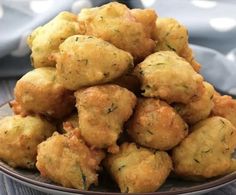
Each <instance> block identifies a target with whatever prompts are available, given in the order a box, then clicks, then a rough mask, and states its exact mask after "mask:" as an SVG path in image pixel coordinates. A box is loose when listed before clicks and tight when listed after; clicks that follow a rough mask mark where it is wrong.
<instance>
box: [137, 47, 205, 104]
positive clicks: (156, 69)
mask: <svg viewBox="0 0 236 195" xmlns="http://www.w3.org/2000/svg"><path fill="white" fill-rule="evenodd" d="M134 74H135V75H136V76H137V77H138V78H139V79H140V81H141V89H142V90H143V91H144V92H143V95H144V96H145V97H158V98H160V99H163V100H165V101H167V102H168V103H173V102H180V103H184V104H186V103H189V102H191V101H193V100H196V99H199V97H200V96H201V95H202V94H203V92H204V86H203V78H202V76H201V75H199V74H197V73H196V72H195V71H194V70H193V68H192V67H191V65H190V64H189V63H188V62H187V61H186V60H185V59H184V58H181V57H179V56H178V55H177V54H176V53H175V52H173V51H160V52H156V53H154V54H151V55H150V56H148V57H147V58H146V59H145V60H144V61H143V62H141V63H140V64H139V65H138V66H136V67H135V69H134Z"/></svg>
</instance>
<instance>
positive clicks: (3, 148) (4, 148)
mask: <svg viewBox="0 0 236 195" xmlns="http://www.w3.org/2000/svg"><path fill="white" fill-rule="evenodd" d="M55 130H56V127H55V126H54V125H52V124H50V123H49V122H48V121H46V120H44V119H42V118H40V117H33V116H27V117H22V116H20V115H15V116H8V117H5V118H2V119H1V120H0V159H1V160H3V161H5V162H7V163H8V164H9V165H10V166H12V167H20V168H27V169H32V168H35V163H36V154H37V145H38V144H40V143H41V142H42V141H44V140H45V139H46V138H48V137H49V136H51V135H52V133H53V132H54V131H55Z"/></svg>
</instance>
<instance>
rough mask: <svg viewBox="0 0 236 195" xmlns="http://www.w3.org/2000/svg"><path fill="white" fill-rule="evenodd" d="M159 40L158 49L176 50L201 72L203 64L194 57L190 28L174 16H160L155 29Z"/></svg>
mask: <svg viewBox="0 0 236 195" xmlns="http://www.w3.org/2000/svg"><path fill="white" fill-rule="evenodd" d="M154 39H155V40H157V44H156V49H155V50H156V51H175V52H176V53H177V54H178V55H179V56H181V57H183V58H185V59H186V60H187V61H188V62H189V63H190V64H191V65H192V67H193V69H194V70H195V71H197V72H199V70H200V68H201V65H200V64H199V63H198V62H197V61H196V60H195V59H194V57H193V52H192V49H191V48H190V47H189V44H188V30H187V29H186V27H185V26H183V25H182V24H181V23H180V22H178V21H177V20H175V19H174V18H158V19H157V20H156V28H155V31H154Z"/></svg>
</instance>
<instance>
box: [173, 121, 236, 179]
mask: <svg viewBox="0 0 236 195" xmlns="http://www.w3.org/2000/svg"><path fill="white" fill-rule="evenodd" d="M190 131H192V133H190V135H189V136H188V137H187V138H185V139H184V140H183V141H182V142H181V144H180V145H179V146H177V147H176V148H174V150H173V154H172V160H173V163H174V171H175V173H176V174H177V175H179V176H181V177H182V178H184V179H192V180H194V179H204V178H211V177H215V176H221V175H224V174H227V173H228V172H229V171H230V170H232V166H234V165H235V161H234V160H232V157H231V155H232V153H233V152H234V149H235V147H236V129H235V127H234V126H233V125H232V124H231V123H230V122H229V121H228V120H227V119H225V118H222V117H211V118H208V119H205V120H202V121H200V122H199V123H197V124H196V125H194V126H193V127H192V128H191V129H190Z"/></svg>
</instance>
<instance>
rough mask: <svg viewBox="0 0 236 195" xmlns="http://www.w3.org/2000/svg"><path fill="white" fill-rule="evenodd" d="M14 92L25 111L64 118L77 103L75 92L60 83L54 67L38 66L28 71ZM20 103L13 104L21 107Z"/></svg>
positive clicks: (18, 82) (22, 109)
mask: <svg viewBox="0 0 236 195" xmlns="http://www.w3.org/2000/svg"><path fill="white" fill-rule="evenodd" d="M14 94H15V98H16V102H17V103H18V104H19V105H20V107H21V111H22V112H23V113H25V112H26V113H31V112H32V113H37V114H42V115H45V116H50V117H53V118H62V117H64V116H66V115H68V114H70V112H71V111H72V110H73V109H74V105H75V99H74V96H73V92H72V91H70V90H67V89H65V88H64V87H63V86H62V85H61V84H59V83H58V81H57V78H56V69H55V68H53V67H42V68H37V69H34V70H32V71H30V72H28V73H26V74H25V75H24V76H23V77H22V78H21V79H20V80H18V81H17V83H16V86H15V90H14ZM18 104H13V106H14V105H15V106H16V107H19V105H18ZM14 110H17V109H14ZM18 114H19V113H18Z"/></svg>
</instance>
